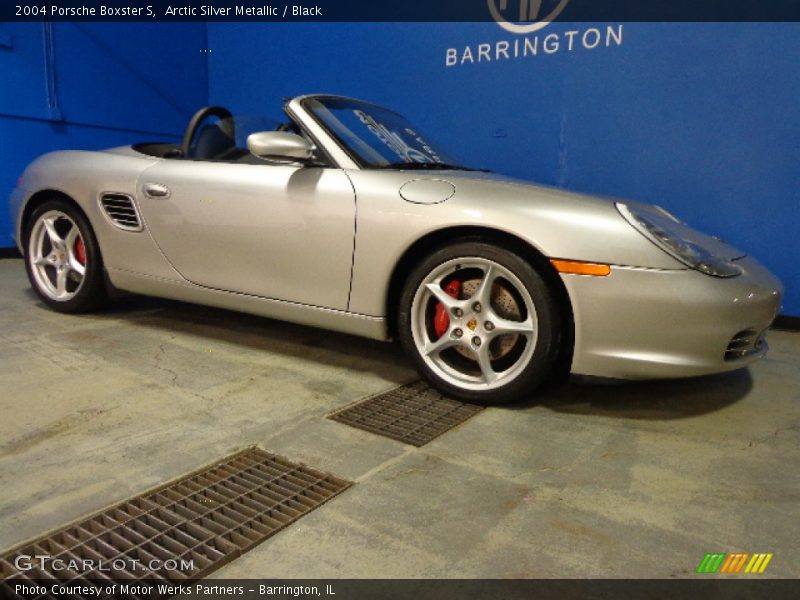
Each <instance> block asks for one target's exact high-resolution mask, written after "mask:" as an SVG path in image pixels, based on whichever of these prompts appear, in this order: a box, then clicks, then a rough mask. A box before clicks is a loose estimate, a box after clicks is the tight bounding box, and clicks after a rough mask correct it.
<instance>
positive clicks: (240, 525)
mask: <svg viewBox="0 0 800 600" xmlns="http://www.w3.org/2000/svg"><path fill="white" fill-rule="evenodd" d="M350 485H351V484H350V482H348V481H344V480H342V479H339V478H337V477H334V476H332V475H329V474H327V473H323V472H320V471H317V470H315V469H312V468H309V467H306V466H305V465H300V464H295V463H292V462H290V461H288V460H286V459H284V458H281V457H279V456H275V455H273V454H269V453H268V452H264V451H263V450H260V449H258V448H249V449H247V450H244V451H242V452H239V453H237V454H234V455H232V456H230V457H228V458H226V459H224V461H223V462H220V463H217V464H215V465H214V466H212V467H209V468H206V469H204V470H202V471H198V472H195V473H193V474H191V475H188V476H186V477H184V478H183V479H181V480H179V481H176V482H174V483H170V484H167V485H165V486H162V487H160V488H158V489H155V490H153V491H150V492H147V493H145V494H143V495H141V496H138V497H136V498H134V499H133V500H130V501H127V502H123V503H122V504H118V505H117V506H114V507H112V508H109V509H106V510H104V511H102V512H100V513H98V514H95V515H94V516H92V517H89V518H87V519H85V520H83V521H81V522H79V523H76V524H72V525H69V526H67V527H65V528H64V529H61V530H60V531H57V532H55V533H52V534H49V535H47V536H45V537H42V538H40V539H38V540H35V541H33V542H28V543H26V544H24V545H22V546H19V547H17V548H15V549H14V550H12V551H10V552H8V553H6V554H4V555H2V556H0V597H6V596H8V595H9V594H10V597H11V598H17V597H26V598H36V597H45V596H36V595H35V594H34V595H25V596H17V595H15V592H14V590H15V589H18V588H17V587H16V586H15V584H18V583H22V584H26V585H28V584H30V583H31V582H36V583H38V584H41V582H43V581H49V582H52V583H57V582H64V583H83V582H86V584H88V585H90V586H91V585H94V586H97V585H100V584H102V583H104V582H107V583H109V584H111V583H112V582H119V581H126V582H135V581H148V582H172V583H178V582H184V581H191V580H196V579H199V578H202V577H205V576H206V575H208V574H209V573H211V572H212V571H215V570H216V569H218V568H219V567H221V566H222V565H223V564H225V563H227V562H228V561H230V560H232V559H234V558H236V557H238V556H239V555H240V554H242V553H244V552H247V551H248V550H249V549H251V548H252V547H253V546H255V545H257V544H259V543H261V542H262V541H264V540H265V539H267V538H268V537H270V536H271V535H273V534H274V533H276V532H278V531H280V530H281V529H283V528H284V527H286V526H287V525H289V524H291V523H292V522H294V521H296V520H297V519H299V518H300V517H302V516H303V515H305V514H306V513H308V512H310V511H312V510H314V509H315V508H317V507H318V506H320V505H321V504H323V503H325V502H326V501H328V500H330V499H331V498H333V497H334V496H336V495H337V494H339V493H341V492H342V491H344V490H345V489H347V488H348V487H349V486H350ZM37 555H38V556H46V557H49V558H48V560H46V561H40V560H35V561H33V565H32V566H33V568H30V569H29V568H28V567H29V566H30V565H29V562H30V561H28V560H27V559H23V561H22V563H20V562H19V560H18V557H35V556H37ZM57 561H58V562H57ZM45 587H47V589H48V590H49V589H50V586H45ZM3 588H5V589H3ZM19 589H21V588H19Z"/></svg>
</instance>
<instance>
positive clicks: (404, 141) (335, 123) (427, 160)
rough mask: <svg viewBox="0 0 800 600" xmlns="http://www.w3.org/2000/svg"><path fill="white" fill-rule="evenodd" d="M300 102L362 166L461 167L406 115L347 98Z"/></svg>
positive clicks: (317, 98) (320, 98)
mask: <svg viewBox="0 0 800 600" xmlns="http://www.w3.org/2000/svg"><path fill="white" fill-rule="evenodd" d="M303 106H304V107H305V108H306V110H308V111H309V112H310V113H311V114H312V115H314V117H316V119H317V120H318V121H319V122H320V123H322V125H324V126H325V128H326V129H327V130H328V132H329V133H330V134H331V135H333V136H334V137H335V138H337V139H338V141H339V142H340V143H341V144H342V145H343V146H344V147H345V148H346V149H347V150H348V151H349V153H350V154H351V155H352V156H353V157H354V158H356V159H357V162H359V163H361V164H362V165H363V166H365V167H373V168H391V167H403V168H413V167H416V168H453V169H463V168H465V167H462V166H459V165H458V163H457V161H456V160H455V159H453V158H452V157H450V156H449V155H448V154H447V153H446V152H445V151H444V150H443V149H442V148H441V147H440V146H439V145H437V144H435V143H433V141H432V140H431V139H430V138H428V137H427V136H425V135H424V134H423V133H421V132H420V131H419V129H417V128H416V127H414V126H413V125H412V124H411V123H410V122H409V121H408V120H406V118H405V117H403V116H401V115H399V114H397V113H396V112H393V111H391V110H388V109H386V108H382V107H380V106H376V105H374V104H369V103H367V102H359V101H358V100H349V99H347V98H323V97H316V98H309V99H307V100H306V101H305V102H304V103H303Z"/></svg>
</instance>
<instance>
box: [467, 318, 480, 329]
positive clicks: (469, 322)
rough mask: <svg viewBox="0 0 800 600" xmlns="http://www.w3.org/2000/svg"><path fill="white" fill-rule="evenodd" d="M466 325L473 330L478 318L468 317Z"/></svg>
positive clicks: (476, 325)
mask: <svg viewBox="0 0 800 600" xmlns="http://www.w3.org/2000/svg"><path fill="white" fill-rule="evenodd" d="M467 327H468V328H469V330H470V331H475V328H476V327H478V320H477V319H474V318H473V319H470V320H469V321H467Z"/></svg>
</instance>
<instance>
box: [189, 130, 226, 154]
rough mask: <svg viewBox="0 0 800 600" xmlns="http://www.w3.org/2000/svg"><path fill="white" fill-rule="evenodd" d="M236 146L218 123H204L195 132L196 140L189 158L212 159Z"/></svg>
mask: <svg viewBox="0 0 800 600" xmlns="http://www.w3.org/2000/svg"><path fill="white" fill-rule="evenodd" d="M235 147H236V140H234V139H233V138H232V137H231V136H230V135H229V134H228V133H227V132H226V131H225V128H223V126H221V125H220V123H211V124H209V125H204V126H203V128H202V129H201V130H200V133H199V134H197V142H196V143H195V144H193V145H192V148H191V150H190V152H189V158H195V159H199V160H212V159H214V158H217V157H219V156H222V155H224V154H227V153H228V152H230V151H231V150H233V149H234V148H235Z"/></svg>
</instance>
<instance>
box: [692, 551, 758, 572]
mask: <svg viewBox="0 0 800 600" xmlns="http://www.w3.org/2000/svg"><path fill="white" fill-rule="evenodd" d="M772 556H773V555H772V554H748V553H747V552H735V553H733V554H725V553H724V552H717V553H716V554H706V555H705V557H704V558H703V560H702V561H700V564H699V565H698V566H697V573H702V574H704V575H709V574H713V573H725V574H729V575H736V574H738V573H749V574H751V575H755V574H759V575H760V574H761V573H763V572H764V571H766V570H767V565H768V564H769V561H771V560H772Z"/></svg>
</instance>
